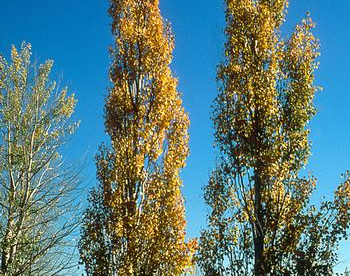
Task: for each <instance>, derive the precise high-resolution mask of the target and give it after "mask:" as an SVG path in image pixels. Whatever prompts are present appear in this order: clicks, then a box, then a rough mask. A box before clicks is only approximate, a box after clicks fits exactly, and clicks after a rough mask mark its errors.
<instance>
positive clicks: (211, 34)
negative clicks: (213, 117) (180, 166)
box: [0, 0, 350, 266]
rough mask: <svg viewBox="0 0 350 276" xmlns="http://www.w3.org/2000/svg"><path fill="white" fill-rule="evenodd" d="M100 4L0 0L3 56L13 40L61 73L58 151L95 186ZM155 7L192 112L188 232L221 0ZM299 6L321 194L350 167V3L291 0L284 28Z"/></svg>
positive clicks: (101, 65) (102, 29)
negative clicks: (309, 45) (311, 51)
mask: <svg viewBox="0 0 350 276" xmlns="http://www.w3.org/2000/svg"><path fill="white" fill-rule="evenodd" d="M107 8H108V2H107V0H30V1H28V0H0V52H1V53H3V54H5V56H8V54H9V52H10V45H11V44H15V45H16V46H18V47H19V46H20V44H21V42H22V41H26V42H30V43H31V44H32V46H33V54H34V57H36V58H37V59H38V60H39V61H44V60H45V59H47V58H51V59H54V60H55V72H54V74H53V75H52V77H53V78H57V77H58V76H59V75H60V74H62V75H63V77H64V81H63V83H64V84H67V85H69V87H70V90H71V91H73V92H75V93H76V95H77V97H78V100H79V102H78V106H77V112H76V117H77V118H79V119H81V121H82V122H81V127H80V129H79V131H78V132H77V134H76V135H75V137H74V138H73V140H72V141H71V143H70V145H69V147H68V148H67V149H66V150H65V151H64V152H65V153H66V157H67V158H68V159H69V160H76V159H79V158H80V157H81V156H82V155H84V154H85V155H86V156H87V158H88V162H89V166H88V169H87V170H86V172H85V176H86V181H87V183H88V185H91V186H92V185H95V184H96V181H95V178H94V174H95V168H94V161H93V158H94V154H95V153H96V151H97V148H98V145H99V144H100V143H101V142H102V141H104V140H106V139H107V138H106V136H105V134H104V132H103V118H102V114H103V102H104V96H105V95H106V93H107V89H106V88H107V86H108V85H109V83H108V79H107V69H108V66H109V57H108V53H107V47H108V45H109V44H110V43H111V42H112V38H111V35H110V28H109V22H110V20H109V18H108V16H107V13H106V10H107ZM161 9H162V13H163V16H164V17H165V18H167V19H169V20H170V21H171V22H172V26H173V30H174V33H175V36H176V49H175V52H174V62H173V64H172V68H173V70H174V74H175V75H176V76H177V77H178V78H179V80H180V85H179V90H180V91H181V92H182V93H183V99H184V105H185V108H186V110H187V111H188V112H189V114H190V119H191V129H190V135H191V141H190V149H191V156H190V157H189V159H188V162H187V163H188V165H187V167H186V169H185V170H184V171H183V180H184V184H185V186H184V194H185V197H186V201H187V202H186V207H187V219H188V235H189V236H191V237H193V236H198V234H199V231H200V229H201V227H203V226H204V225H205V213H206V208H205V206H204V204H203V199H202V187H203V185H205V184H206V182H207V179H208V175H209V173H210V171H211V169H212V166H213V160H214V150H213V148H212V140H213V138H212V134H213V130H212V124H211V121H210V119H209V116H210V115H209V113H210V106H211V103H212V100H213V98H214V97H215V95H216V83H215V74H216V72H215V70H216V66H217V64H218V63H219V61H220V58H221V53H222V47H223V41H224V37H223V28H224V10H223V0H163V1H162V0H161ZM307 11H310V12H311V16H312V18H313V19H314V20H315V21H316V22H317V29H316V35H317V37H319V38H320V41H321V46H322V47H321V52H322V56H321V58H320V62H321V66H320V69H319V71H318V72H317V84H318V85H321V86H323V87H324V91H323V92H320V93H319V94H318V96H317V99H316V105H317V108H318V114H317V116H316V117H315V118H314V119H313V121H312V123H311V128H312V132H311V139H312V141H313V149H312V152H313V155H312V157H311V159H310V164H309V166H308V169H309V170H310V171H312V173H313V174H314V175H315V176H316V177H317V178H318V179H319V184H318V192H317V194H316V195H315V200H318V199H319V198H320V197H321V195H326V196H329V197H331V196H332V193H333V190H334V189H335V187H336V185H338V183H339V182H340V174H341V173H343V172H345V171H346V170H347V169H350V124H349V122H350V108H349V107H350V78H349V76H350V66H349V64H350V51H349V49H350V39H349V37H350V17H349V14H350V2H348V1H347V0H336V1H326V0H290V9H289V13H288V16H287V23H286V24H285V26H284V28H283V31H284V33H285V34H287V33H289V32H290V31H291V30H292V28H293V26H294V25H295V24H296V23H297V22H298V21H300V20H301V18H302V17H303V16H304V15H305V13H306V12H307ZM343 247H344V248H343V249H342V256H341V261H342V262H343V263H345V264H346V263H347V264H348V265H349V266H350V253H349V252H350V246H349V244H347V245H344V246H343ZM346 253H347V254H346ZM347 255H348V256H347Z"/></svg>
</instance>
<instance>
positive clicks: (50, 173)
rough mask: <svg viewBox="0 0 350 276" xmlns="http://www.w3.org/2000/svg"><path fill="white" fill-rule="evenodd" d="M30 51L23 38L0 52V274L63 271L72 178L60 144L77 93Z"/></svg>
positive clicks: (70, 125) (70, 128) (67, 261)
mask: <svg viewBox="0 0 350 276" xmlns="http://www.w3.org/2000/svg"><path fill="white" fill-rule="evenodd" d="M30 57H31V46H30V45H29V44H23V45H22V48H21V50H20V51H17V49H16V48H15V47H12V52H11V61H10V62H9V63H8V62H7V61H6V60H5V58H4V57H2V56H0V130H1V133H0V275H4V276H5V275H11V276H15V275H21V276H22V275H61V273H62V275H67V273H68V272H67V269H69V267H70V266H71V265H72V260H73V259H72V257H73V255H72V253H69V250H67V248H68V247H69V245H72V244H71V242H70V238H71V236H70V235H71V234H72V232H73V231H74V230H75V229H76V227H77V225H78V217H77V204H76V201H75V199H76V196H75V194H74V191H76V189H77V187H78V183H79V180H78V177H77V171H76V170H75V169H74V168H72V167H67V166H65V165H64V164H63V161H62V158H61V155H60V154H59V149H60V146H61V145H62V144H63V143H64V142H65V141H66V140H67V138H68V136H69V135H70V134H71V133H73V132H74V130H75V129H76V127H77V124H76V123H74V122H72V121H71V119H70V117H71V115H72V113H73V111H74V107H75V103H76V100H75V98H74V95H72V96H67V88H63V89H62V90H61V91H59V90H58V88H57V89H56V83H55V82H51V81H50V80H49V74H50V71H51V69H52V66H53V62H52V61H51V60H48V61H46V62H45V63H44V64H41V65H40V66H39V67H38V68H36V67H35V66H32V65H31V63H30Z"/></svg>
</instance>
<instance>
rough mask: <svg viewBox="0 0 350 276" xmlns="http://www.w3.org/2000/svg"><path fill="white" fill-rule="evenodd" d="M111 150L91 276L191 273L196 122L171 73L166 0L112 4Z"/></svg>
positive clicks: (102, 169) (95, 219) (104, 159)
mask: <svg viewBox="0 0 350 276" xmlns="http://www.w3.org/2000/svg"><path fill="white" fill-rule="evenodd" d="M109 14H110V16H111V18H112V33H113V35H114V41H115V45H114V47H112V49H111V51H110V52H111V56H112V58H113V63H112V66H111V69H110V79H111V82H112V84H113V86H112V87H111V89H110V91H109V95H108V97H107V99H106V105H105V129H106V132H107V133H108V135H109V136H110V139H111V146H105V145H103V146H101V149H100V153H99V155H98V156H97V177H98V180H99V182H100V185H99V187H98V188H97V189H95V190H94V191H92V193H91V195H90V198H89V202H90V204H89V207H88V209H87V211H86V213H85V220H84V224H83V229H82V237H81V241H80V255H81V261H82V263H83V264H84V265H85V270H86V272H87V274H88V275H147V276H150V275H180V274H182V273H184V272H185V271H186V270H187V269H188V268H189V267H190V266H191V255H192V251H193V245H194V244H193V243H192V242H190V243H186V242H185V226H186V223H185V210H184V200H183V197H182V194H181V186H182V181H181V179H180V176H179V173H180V170H181V169H182V168H183V167H184V166H185V159H186V157H187V155H188V125H189V119H188V116H187V114H186V113H185V111H184V108H183V107H182V101H181V99H180V94H179V92H178V91H177V88H176V87H177V79H176V78H174V77H173V75H172V72H171V70H170V67H169V65H170V63H171V59H172V51H173V48H174V38H173V35H172V32H171V29H170V25H169V24H168V23H165V22H164V20H163V19H162V17H161V14H160V10H159V1H158V0H142V1H140V0H111V1H110V9H109Z"/></svg>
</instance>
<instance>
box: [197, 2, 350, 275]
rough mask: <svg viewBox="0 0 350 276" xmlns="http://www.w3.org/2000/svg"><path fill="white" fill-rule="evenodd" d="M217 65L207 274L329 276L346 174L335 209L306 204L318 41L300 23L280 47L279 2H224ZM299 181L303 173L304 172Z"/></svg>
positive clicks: (345, 215)
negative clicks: (217, 154) (222, 56)
mask: <svg viewBox="0 0 350 276" xmlns="http://www.w3.org/2000/svg"><path fill="white" fill-rule="evenodd" d="M225 3H226V23H227V27H226V30H225V34H226V37H227V42H226V44H225V60H224V61H223V62H222V64H221V65H220V66H219V69H218V83H219V87H220V90H219V93H218V96H217V98H216V100H215V104H214V111H213V116H212V117H213V121H214V126H215V140H216V145H217V148H218V149H219V152H220V157H219V158H218V164H217V168H216V170H215V171H214V172H213V174H212V177H211V179H210V181H209V184H208V185H207V186H206V188H205V200H206V202H207V204H208V206H209V207H210V210H211V211H210V214H209V217H208V222H209V226H208V228H207V229H206V230H204V231H203V232H202V234H201V238H200V249H199V252H198V263H199V265H200V266H201V268H202V271H203V272H204V274H205V275H237V276H238V275H240V276H241V275H256V276H262V275H332V273H333V267H334V265H335V264H336V262H337V246H338V243H339V240H340V239H341V238H344V237H346V236H347V235H346V230H347V229H348V227H349V212H350V211H349V210H350V201H349V199H350V186H349V180H348V175H345V177H344V183H343V184H341V185H340V186H339V188H338V189H337V191H336V193H335V198H334V201H331V202H323V203H322V204H321V207H320V209H319V210H317V209H316V208H315V207H314V206H310V203H309V201H310V196H311V194H312V192H313V191H314V189H315V185H316V181H315V179H314V178H313V177H311V176H310V177H302V175H303V173H302V172H303V171H302V169H303V167H304V166H305V165H306V164H307V160H308V157H309V155H310V141H309V139H308V135H309V128H308V122H309V120H310V119H311V118H312V117H313V115H314V114H315V108H314V105H313V99H314V95H315V92H316V91H317V88H316V87H315V85H314V71H315V69H316V68H317V61H316V58H317V56H318V55H319V45H318V41H317V39H315V38H314V36H313V34H312V28H313V27H314V23H313V22H312V20H311V19H310V18H309V17H307V18H306V19H305V20H303V21H302V23H301V24H299V25H298V26H297V27H296V29H295V31H294V32H293V34H292V35H291V37H290V38H289V39H288V40H286V41H284V40H283V39H281V35H280V28H281V25H282V23H283V22H284V19H285V13H286V9H287V5H288V3H287V1H286V0H274V1H272V0H226V1H225ZM304 175H305V173H304Z"/></svg>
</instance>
